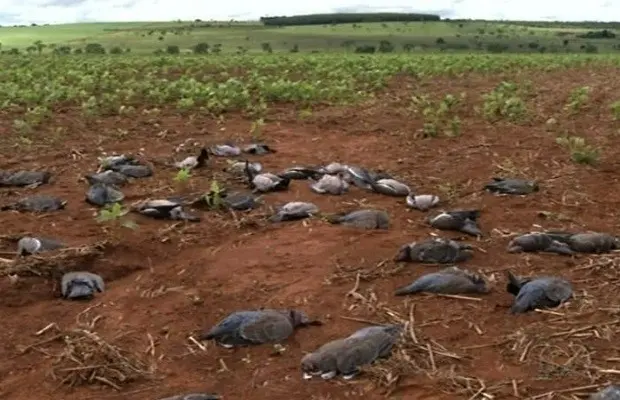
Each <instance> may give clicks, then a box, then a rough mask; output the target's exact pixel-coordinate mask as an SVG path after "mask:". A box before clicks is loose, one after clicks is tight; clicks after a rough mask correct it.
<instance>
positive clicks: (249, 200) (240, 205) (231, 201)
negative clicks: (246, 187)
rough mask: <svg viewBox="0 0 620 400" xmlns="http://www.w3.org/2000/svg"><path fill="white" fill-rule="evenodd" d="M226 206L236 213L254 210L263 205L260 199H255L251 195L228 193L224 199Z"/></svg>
mask: <svg viewBox="0 0 620 400" xmlns="http://www.w3.org/2000/svg"><path fill="white" fill-rule="evenodd" d="M222 203H224V206H225V207H227V208H229V209H231V210H235V211H245V210H252V209H254V208H257V207H259V206H260V205H261V202H260V201H259V198H258V197H254V196H253V195H252V194H251V193H241V192H234V193H226V195H225V196H224V197H223V198H222Z"/></svg>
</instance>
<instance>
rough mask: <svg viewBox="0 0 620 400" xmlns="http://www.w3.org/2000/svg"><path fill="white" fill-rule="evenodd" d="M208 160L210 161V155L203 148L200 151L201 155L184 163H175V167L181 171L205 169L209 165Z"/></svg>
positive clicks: (185, 160)
mask: <svg viewBox="0 0 620 400" xmlns="http://www.w3.org/2000/svg"><path fill="white" fill-rule="evenodd" d="M207 160H209V153H208V152H207V149H205V148H204V147H203V148H202V149H200V153H199V154H198V155H197V156H189V157H187V158H185V159H184V160H183V161H179V162H176V163H174V166H175V167H177V168H179V169H188V170H192V169H196V168H202V167H204V165H205V164H206V163H207Z"/></svg>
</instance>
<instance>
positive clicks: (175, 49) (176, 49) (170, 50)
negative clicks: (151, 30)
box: [166, 45, 181, 54]
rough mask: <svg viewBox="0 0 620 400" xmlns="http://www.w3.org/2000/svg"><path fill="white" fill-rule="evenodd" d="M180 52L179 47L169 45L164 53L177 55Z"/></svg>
mask: <svg viewBox="0 0 620 400" xmlns="http://www.w3.org/2000/svg"><path fill="white" fill-rule="evenodd" d="M180 52H181V49H179V46H176V45H170V46H168V47H166V53H168V54H179V53H180Z"/></svg>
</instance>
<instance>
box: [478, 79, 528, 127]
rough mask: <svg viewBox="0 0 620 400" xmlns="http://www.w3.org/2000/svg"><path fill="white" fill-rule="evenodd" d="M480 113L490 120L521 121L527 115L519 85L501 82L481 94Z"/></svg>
mask: <svg viewBox="0 0 620 400" xmlns="http://www.w3.org/2000/svg"><path fill="white" fill-rule="evenodd" d="M482 99H483V101H484V104H483V106H482V114H483V115H484V118H486V119H487V120H490V121H497V120H499V119H502V118H504V119H507V120H508V121H510V122H513V123H518V122H522V121H524V120H525V119H526V117H527V106H526V104H525V101H524V100H523V99H522V98H521V97H520V92H519V87H518V86H517V85H516V84H514V83H511V82H502V83H500V84H499V85H497V87H496V88H495V89H493V90H492V91H491V92H490V93H486V94H484V95H482Z"/></svg>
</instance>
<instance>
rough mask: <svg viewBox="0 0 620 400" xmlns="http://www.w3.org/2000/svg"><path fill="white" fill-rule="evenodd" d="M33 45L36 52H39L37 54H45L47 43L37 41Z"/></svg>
mask: <svg viewBox="0 0 620 400" xmlns="http://www.w3.org/2000/svg"><path fill="white" fill-rule="evenodd" d="M32 45H33V46H34V47H35V48H36V50H37V52H38V53H39V54H41V52H43V49H44V48H45V47H46V45H45V43H43V42H42V41H40V40H37V41H36V42H34V43H33V44H32Z"/></svg>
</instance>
